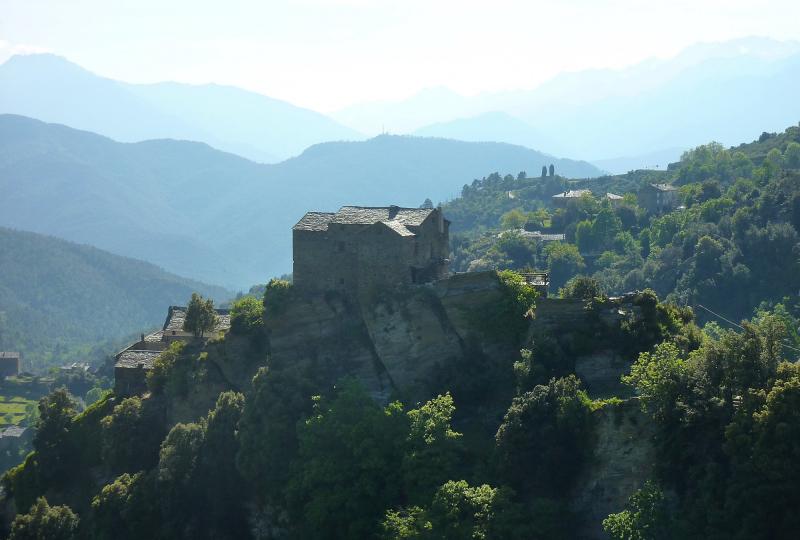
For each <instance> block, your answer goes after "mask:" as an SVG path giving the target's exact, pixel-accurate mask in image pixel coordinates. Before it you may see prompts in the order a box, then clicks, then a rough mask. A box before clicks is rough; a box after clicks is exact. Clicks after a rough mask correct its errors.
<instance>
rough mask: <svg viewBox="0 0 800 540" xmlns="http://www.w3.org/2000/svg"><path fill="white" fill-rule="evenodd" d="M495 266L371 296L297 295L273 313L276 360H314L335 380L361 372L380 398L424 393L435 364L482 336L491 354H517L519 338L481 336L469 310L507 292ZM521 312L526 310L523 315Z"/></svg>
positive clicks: (282, 362)
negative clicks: (276, 312) (502, 285)
mask: <svg viewBox="0 0 800 540" xmlns="http://www.w3.org/2000/svg"><path fill="white" fill-rule="evenodd" d="M502 295H503V291H502V290H501V284H500V280H499V278H498V277H497V275H496V273H494V272H481V273H472V274H459V275H455V276H452V277H450V278H447V279H444V280H441V281H438V282H436V283H434V284H430V285H418V286H405V287H401V288H397V289H392V290H385V291H381V292H380V293H378V294H376V295H375V296H374V297H372V298H365V297H359V298H354V297H352V296H347V295H341V294H336V293H328V294H318V295H299V296H298V297H297V298H295V299H294V301H293V302H291V303H290V305H288V306H287V307H286V308H285V310H284V311H282V312H281V313H278V314H275V315H274V316H272V317H268V318H267V322H266V325H267V332H268V336H269V344H270V351H269V353H270V361H271V362H272V363H273V364H274V365H276V366H285V365H287V364H289V363H295V364H296V363H310V364H311V365H313V366H314V369H315V370H317V372H318V373H324V374H325V376H326V377H329V378H330V380H331V381H335V380H336V379H338V378H340V377H342V376H344V375H350V376H354V377H357V378H358V379H359V380H360V381H361V382H362V384H364V385H365V386H366V387H367V389H368V390H369V392H370V393H371V394H372V395H373V396H374V397H376V398H377V399H379V400H381V401H386V400H387V399H389V397H390V396H392V395H400V396H403V398H404V399H409V400H411V401H415V400H420V399H426V398H428V397H430V396H427V395H426V389H427V388H429V386H430V385H429V384H428V383H429V381H430V379H431V378H432V377H433V374H434V372H435V370H436V369H437V367H439V366H441V365H443V364H445V363H447V362H451V361H452V360H453V359H455V358H458V357H459V356H461V355H463V354H465V352H466V345H465V343H467V342H469V343H470V345H473V344H477V346H478V347H479V348H480V350H481V351H482V352H483V353H484V354H486V355H489V356H492V357H499V356H501V355H506V358H508V361H509V363H510V362H513V361H514V359H515V358H516V357H517V356H518V355H519V343H515V342H514V340H508V339H505V340H503V339H493V338H491V337H486V336H482V334H481V333H480V329H479V328H476V326H475V323H474V317H471V314H473V313H475V312H480V310H482V309H486V308H487V306H490V305H491V304H493V303H498V302H501V301H502V300H503V296H502ZM522 316H523V314H520V317H522Z"/></svg>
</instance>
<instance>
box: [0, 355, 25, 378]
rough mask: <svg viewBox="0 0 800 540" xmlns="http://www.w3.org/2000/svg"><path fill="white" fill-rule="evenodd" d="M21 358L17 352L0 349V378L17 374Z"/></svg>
mask: <svg viewBox="0 0 800 540" xmlns="http://www.w3.org/2000/svg"><path fill="white" fill-rule="evenodd" d="M21 358H22V357H21V355H20V353H18V352H3V351H0V378H3V377H14V376H16V375H19V372H20V362H21Z"/></svg>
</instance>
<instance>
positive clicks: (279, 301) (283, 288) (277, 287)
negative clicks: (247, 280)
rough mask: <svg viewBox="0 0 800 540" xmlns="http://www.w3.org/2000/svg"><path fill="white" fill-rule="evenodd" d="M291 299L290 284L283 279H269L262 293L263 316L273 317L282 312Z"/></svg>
mask: <svg viewBox="0 0 800 540" xmlns="http://www.w3.org/2000/svg"><path fill="white" fill-rule="evenodd" d="M291 297H292V284H291V283H289V282H288V281H286V280H285V279H274V278H273V279H271V280H269V283H267V288H266V290H265V291H264V315H265V316H268V317H275V316H278V315H280V314H282V313H283V312H284V310H285V309H286V308H287V307H288V305H289V301H290V300H291Z"/></svg>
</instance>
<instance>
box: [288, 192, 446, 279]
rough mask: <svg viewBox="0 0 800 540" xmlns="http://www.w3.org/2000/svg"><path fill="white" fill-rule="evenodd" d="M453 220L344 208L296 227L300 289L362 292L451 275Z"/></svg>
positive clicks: (430, 212) (407, 211)
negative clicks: (449, 268)
mask: <svg viewBox="0 0 800 540" xmlns="http://www.w3.org/2000/svg"><path fill="white" fill-rule="evenodd" d="M449 227H450V222H449V221H448V220H446V219H445V218H444V216H443V215H442V210H441V209H440V208H401V207H398V206H385V207H360V206H344V207H342V208H341V209H339V211H338V212H331V213H328V212H308V213H307V214H306V215H304V216H303V218H302V219H301V220H300V221H299V222H297V224H296V225H295V226H294V227H293V229H292V240H293V256H294V273H293V280H294V286H295V288H296V289H297V290H298V291H306V292H308V291H311V292H324V291H340V292H344V293H356V292H358V291H367V290H370V289H371V288H373V287H385V286H394V285H401V284H409V285H410V284H415V283H426V282H430V281H435V280H437V279H441V278H443V277H445V276H446V275H447V270H448V268H447V267H448V263H449V260H448V255H449V249H450V248H449V245H450V238H449Z"/></svg>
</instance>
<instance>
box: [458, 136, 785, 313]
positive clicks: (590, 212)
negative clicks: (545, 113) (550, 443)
mask: <svg viewBox="0 0 800 540" xmlns="http://www.w3.org/2000/svg"><path fill="white" fill-rule="evenodd" d="M798 156H800V127H798V126H793V127H790V128H788V129H787V130H786V131H785V132H783V133H780V134H767V133H765V134H763V135H762V136H761V137H760V138H759V140H758V141H756V142H753V143H750V144H745V145H740V146H739V147H736V148H732V149H726V148H723V147H722V146H721V145H719V144H716V143H711V144H708V145H703V146H700V147H698V148H695V149H693V150H691V151H688V152H686V153H685V154H684V155H683V157H682V159H681V161H680V162H679V163H676V164H673V166H671V167H670V170H669V171H662V172H657V171H651V172H649V173H647V174H644V175H640V174H638V173H631V174H629V175H623V176H619V177H609V178H605V179H598V180H596V181H594V180H593V181H591V182H586V181H584V182H578V183H568V182H566V181H564V180H561V185H557V182H556V180H558V178H556V179H554V180H551V179H550V178H549V177H548V178H547V179H525V178H521V177H517V178H515V177H512V176H510V175H509V176H506V177H505V178H501V177H500V176H499V175H496V174H495V175H491V176H489V177H487V178H486V179H484V180H483V181H479V182H476V183H473V185H471V186H464V191H463V193H462V197H461V198H459V199H456V200H455V201H452V202H451V203H448V205H446V206H445V212H446V213H447V214H448V216H449V217H450V218H451V219H452V220H453V231H454V232H455V233H456V234H454V237H453V261H454V266H455V268H454V269H455V270H461V271H463V270H467V269H479V268H514V269H523V268H539V269H542V270H549V271H550V272H551V274H552V282H553V284H554V286H555V288H557V287H560V286H562V285H563V284H564V283H565V282H566V281H567V280H568V279H569V278H570V277H572V276H575V275H579V274H586V275H592V276H593V277H594V278H595V279H596V280H597V281H598V282H599V283H600V284H601V285H602V287H603V289H604V290H605V291H606V292H607V293H609V294H620V293H623V292H626V291H630V290H636V289H639V290H642V289H645V288H650V289H653V290H654V291H656V292H657V293H658V295H659V296H660V297H664V298H666V299H667V300H669V301H673V302H675V303H677V304H679V305H687V306H693V307H695V308H697V307H698V306H704V307H705V308H708V309H710V310H711V311H713V312H716V313H719V314H721V315H723V316H724V317H726V318H728V319H732V320H734V321H735V320H740V319H742V318H746V317H750V316H751V315H753V313H754V310H755V309H756V308H758V307H759V306H760V304H761V303H762V302H766V303H767V306H769V307H772V306H776V305H778V304H782V305H783V308H785V309H786V310H787V311H788V312H789V313H790V314H792V316H797V315H798V314H800V311H798V309H800V306H798V305H796V304H797V303H796V301H795V300H792V298H795V297H796V295H797V291H798V290H800V237H798V229H800V157H798ZM632 179H633V182H632V181H631V180H632ZM648 182H660V183H674V184H675V185H676V186H679V203H680V207H678V208H676V209H675V210H673V211H671V212H669V213H666V214H663V215H652V214H648V213H647V212H645V210H644V209H643V208H640V207H639V206H638V205H637V202H636V197H635V194H636V192H637V191H638V189H639V188H640V187H641V186H642V185H643V184H645V183H648ZM577 187H589V188H592V189H593V190H594V196H592V195H589V194H587V195H584V196H583V197H581V198H580V199H579V200H577V201H575V202H574V203H570V204H568V205H567V206H566V207H565V208H563V207H562V208H555V209H554V208H553V207H552V205H551V195H552V194H553V193H555V192H556V191H558V190H562V189H566V188H569V189H574V188H577ZM606 191H616V193H618V194H623V195H625V197H624V199H623V200H622V201H621V202H619V203H615V204H613V205H612V204H611V202H609V201H608V200H604V199H603V198H602V195H604V193H605V192H606ZM519 229H528V230H541V231H544V232H551V233H563V234H564V235H565V240H564V242H561V243H560V242H552V243H549V244H543V243H542V242H541V241H539V240H536V239H532V238H528V237H525V236H524V235H523V234H521V233H519V232H518V231H519ZM697 311H698V316H700V317H701V318H703V319H708V318H709V317H710V315H709V314H710V312H708V311H706V310H705V309H704V308H703V307H701V308H699V309H698V310H697Z"/></svg>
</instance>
